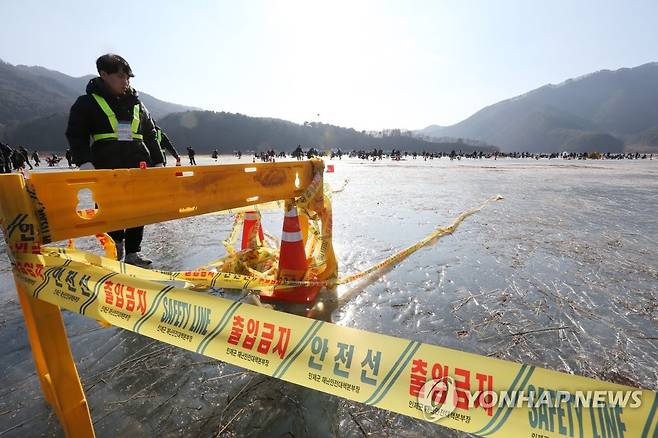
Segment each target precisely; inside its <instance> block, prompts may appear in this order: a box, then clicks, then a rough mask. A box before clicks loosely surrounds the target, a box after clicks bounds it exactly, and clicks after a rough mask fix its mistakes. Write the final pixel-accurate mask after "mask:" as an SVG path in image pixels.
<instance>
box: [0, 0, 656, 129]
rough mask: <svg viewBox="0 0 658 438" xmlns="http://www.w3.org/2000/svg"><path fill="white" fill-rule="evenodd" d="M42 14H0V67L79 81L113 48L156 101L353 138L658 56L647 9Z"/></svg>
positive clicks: (210, 5) (468, 111) (76, 4)
mask: <svg viewBox="0 0 658 438" xmlns="http://www.w3.org/2000/svg"><path fill="white" fill-rule="evenodd" d="M48 6H49V3H45V2H41V1H36V0H27V1H24V2H20V3H9V4H4V5H3V6H2V9H3V11H2V12H3V14H2V15H3V16H4V17H5V20H4V22H3V26H2V27H1V28H0V58H1V59H3V60H4V61H6V62H9V63H11V64H14V65H17V64H24V65H39V66H43V67H45V68H48V69H52V70H57V71H60V72H62V73H65V74H68V75H71V76H75V77H80V76H84V75H87V74H94V73H95V65H94V61H95V59H96V58H97V57H98V56H99V55H100V54H102V53H105V52H115V53H119V54H121V55H122V56H124V57H125V58H126V59H127V60H128V61H129V62H130V64H131V66H132V68H133V70H134V72H135V75H136V77H135V78H134V80H133V85H134V86H135V88H138V89H140V90H142V91H144V92H146V93H148V94H151V95H153V96H155V97H157V98H159V99H162V100H166V101H169V102H174V103H179V104H183V105H190V106H195V107H200V108H203V109H207V110H213V111H227V112H233V113H242V114H246V115H250V116H262V117H273V118H280V119H285V120H290V121H293V122H297V123H303V122H304V121H311V122H312V121H321V122H323V123H330V124H335V125H340V126H347V127H354V128H355V129H357V130H362V129H365V130H381V129H385V128H403V129H421V128H423V127H426V126H428V125H432V124H436V125H443V126H445V125H451V124H454V123H457V122H459V121H461V120H463V119H465V118H467V117H469V116H470V115H472V114H473V113H475V112H476V111H478V110H480V109H481V108H483V107H485V106H488V105H491V104H493V103H496V102H498V101H500V100H504V99H508V98H511V97H514V96H517V95H519V94H523V93H525V92H527V91H530V90H532V89H535V88H537V87H540V86H542V85H545V84H548V83H554V84H556V83H560V82H563V81H564V80H566V79H569V78H574V77H578V76H582V75H585V74H588V73H592V72H595V71H598V70H603V69H608V70H616V69H618V68H623V67H635V66H638V65H642V64H645V63H648V62H655V61H656V60H658V47H657V46H656V45H655V41H656V40H658V29H657V28H656V26H655V25H654V24H653V23H652V21H653V17H655V16H658V3H655V2H650V1H638V2H634V3H633V5H632V8H631V7H629V6H624V5H620V4H616V3H614V2H594V1H585V2H580V3H578V4H571V3H570V2H567V1H560V2H553V3H551V4H550V5H544V4H526V3H524V2H520V1H504V2H498V3H496V4H488V3H485V2H472V3H469V4H464V3H461V2H456V1H450V2H430V1H422V2H415V3H414V4H412V5H410V4H406V3H402V2H382V3H379V2H370V1H364V2H358V3H356V4H352V3H348V2H333V3H332V4H323V3H319V2H301V1H285V2H284V1H281V2H264V1H255V2H246V3H244V4H242V3H241V4H232V3H229V2H223V1H222V2H212V1H203V2H198V3H192V4H185V5H183V4H178V3H174V2H171V1H165V2H162V4H160V3H159V2H154V1H145V2H140V3H138V4H135V5H131V6H130V8H129V9H127V10H129V12H130V13H129V14H125V16H123V15H121V14H120V13H119V14H118V13H117V8H116V7H115V8H114V9H113V8H112V5H108V4H98V5H95V7H94V8H89V7H88V3H83V2H82V1H79V0H76V1H71V2H68V5H67V6H66V7H58V8H51V7H48ZM110 17H122V18H121V20H118V19H116V18H110ZM103 26H106V27H108V28H109V30H107V31H103V32H95V31H94V29H96V28H102V27H103ZM67 47H70V49H69V50H66V48H67ZM83 91H84V90H80V92H81V93H82V92H83Z"/></svg>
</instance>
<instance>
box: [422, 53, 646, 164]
mask: <svg viewBox="0 0 658 438" xmlns="http://www.w3.org/2000/svg"><path fill="white" fill-rule="evenodd" d="M419 133H420V134H422V135H425V136H428V137H437V138H438V137H467V138H473V139H478V140H485V141H487V142H489V143H491V144H495V145H497V146H499V147H500V149H501V150H502V151H528V152H558V151H563V150H568V151H574V152H584V151H592V150H598V151H601V152H619V151H622V150H637V151H654V152H655V151H658V63H656V62H653V63H649V64H644V65H641V66H638V67H634V68H622V69H619V70H615V71H610V70H601V71H598V72H595V73H591V74H588V75H585V76H581V77H579V78H575V79H569V80H567V81H565V82H562V83H560V84H557V85H554V84H549V85H544V86H543V87H540V88H537V89H536V90H532V91H530V92H528V93H525V94H522V95H520V96H517V97H514V98H511V99H507V100H504V101H501V102H498V103H496V104H493V105H490V106H487V107H486V108H483V109H481V110H480V111H478V112H476V113H475V114H473V115H472V116H470V117H469V118H467V119H465V120H463V121H461V122H459V123H457V124H455V125H452V126H445V127H444V126H438V125H431V126H428V127H427V128H425V129H422V130H420V131H419Z"/></svg>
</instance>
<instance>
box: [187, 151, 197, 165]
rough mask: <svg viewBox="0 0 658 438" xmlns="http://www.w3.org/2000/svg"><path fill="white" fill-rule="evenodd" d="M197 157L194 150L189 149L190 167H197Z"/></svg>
mask: <svg viewBox="0 0 658 438" xmlns="http://www.w3.org/2000/svg"><path fill="white" fill-rule="evenodd" d="M195 155H196V152H195V151H194V149H192V146H188V147H187V157H188V158H189V159H190V166H196V160H195V159H194V156H195Z"/></svg>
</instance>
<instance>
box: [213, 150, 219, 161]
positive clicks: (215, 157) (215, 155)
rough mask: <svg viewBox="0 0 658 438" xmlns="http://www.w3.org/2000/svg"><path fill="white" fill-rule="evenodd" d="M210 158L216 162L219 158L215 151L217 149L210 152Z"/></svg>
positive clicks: (217, 152)
mask: <svg viewBox="0 0 658 438" xmlns="http://www.w3.org/2000/svg"><path fill="white" fill-rule="evenodd" d="M212 158H213V159H214V160H215V161H217V158H219V151H217V149H215V150H214V151H212Z"/></svg>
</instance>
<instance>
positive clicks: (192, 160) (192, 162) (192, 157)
mask: <svg viewBox="0 0 658 438" xmlns="http://www.w3.org/2000/svg"><path fill="white" fill-rule="evenodd" d="M188 157H189V158H190V166H196V160H195V159H194V155H188Z"/></svg>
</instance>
